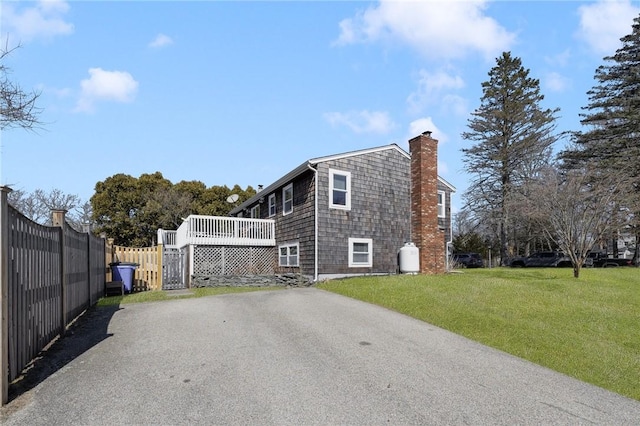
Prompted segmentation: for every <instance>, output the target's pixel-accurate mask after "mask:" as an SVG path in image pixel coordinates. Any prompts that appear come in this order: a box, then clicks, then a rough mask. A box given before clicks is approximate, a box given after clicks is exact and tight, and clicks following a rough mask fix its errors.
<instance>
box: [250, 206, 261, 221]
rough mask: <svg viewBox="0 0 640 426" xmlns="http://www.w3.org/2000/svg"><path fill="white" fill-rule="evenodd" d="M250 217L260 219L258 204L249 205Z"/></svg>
mask: <svg viewBox="0 0 640 426" xmlns="http://www.w3.org/2000/svg"><path fill="white" fill-rule="evenodd" d="M251 219H260V204H256V205H255V206H253V207H251Z"/></svg>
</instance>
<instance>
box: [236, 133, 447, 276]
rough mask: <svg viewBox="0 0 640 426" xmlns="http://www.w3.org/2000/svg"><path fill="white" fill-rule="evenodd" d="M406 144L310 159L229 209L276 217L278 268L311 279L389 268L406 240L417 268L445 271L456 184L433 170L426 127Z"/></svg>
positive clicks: (246, 215)
mask: <svg viewBox="0 0 640 426" xmlns="http://www.w3.org/2000/svg"><path fill="white" fill-rule="evenodd" d="M409 146H410V149H411V151H412V153H413V154H409V153H407V152H406V151H405V150H403V149H402V148H400V147H399V146H398V145H396V144H390V145H385V146H381V147H376V148H370V149H363V150H358V151H352V152H346V153H342V154H336V155H329V156H326V157H319V158H313V159H310V160H308V161H305V162H304V163H302V164H300V165H299V166H298V167H296V168H295V169H293V170H291V171H290V172H289V173H287V174H286V175H284V176H282V177H281V178H280V179H278V180H277V181H275V182H273V183H272V184H271V185H268V186H266V187H265V188H264V189H261V190H260V191H259V192H258V193H257V194H256V195H255V196H253V197H252V198H250V199H248V200H247V201H245V202H244V203H242V204H241V205H239V206H237V207H235V208H234V209H233V210H232V211H231V213H230V216H234V217H244V218H257V219H272V220H274V221H275V240H276V246H277V254H278V267H277V271H278V272H281V273H285V272H295V273H299V274H302V275H306V276H308V277H310V278H313V279H314V281H317V280H322V279H328V278H334V277H343V276H350V275H362V274H387V273H395V272H397V270H398V251H399V249H401V248H402V247H403V246H404V244H405V243H406V242H409V241H413V242H415V243H416V246H417V247H418V248H419V249H420V251H421V252H420V271H421V272H423V273H438V272H443V271H444V270H445V265H446V253H447V243H448V242H449V241H450V240H451V228H450V223H451V220H450V219H451V209H450V206H451V194H452V193H453V192H455V188H454V187H453V186H452V185H451V184H449V183H447V182H446V181H445V180H444V179H442V178H441V177H439V176H438V175H437V141H436V140H435V139H432V138H431V136H430V132H425V133H423V134H422V135H420V136H418V137H416V138H413V139H412V140H411V141H409ZM412 157H413V158H412Z"/></svg>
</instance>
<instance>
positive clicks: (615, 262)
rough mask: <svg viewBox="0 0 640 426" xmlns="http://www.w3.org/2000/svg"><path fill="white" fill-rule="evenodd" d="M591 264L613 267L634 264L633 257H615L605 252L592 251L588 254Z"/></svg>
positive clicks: (600, 266)
mask: <svg viewBox="0 0 640 426" xmlns="http://www.w3.org/2000/svg"><path fill="white" fill-rule="evenodd" d="M587 261H588V262H589V263H590V265H589V266H595V267H599V268H612V267H616V266H633V259H625V258H622V257H620V258H614V257H613V255H611V254H607V253H604V252H597V251H595V252H594V251H592V252H590V253H589V255H588V256H587Z"/></svg>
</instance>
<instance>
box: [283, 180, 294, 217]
mask: <svg viewBox="0 0 640 426" xmlns="http://www.w3.org/2000/svg"><path fill="white" fill-rule="evenodd" d="M289 188H291V209H290V210H288V211H287V209H286V208H285V206H286V204H287V200H286V197H285V194H286V193H287V190H288V189H289ZM290 213H293V182H292V183H290V184H288V185H287V186H285V187H284V188H282V216H286V215H288V214H290Z"/></svg>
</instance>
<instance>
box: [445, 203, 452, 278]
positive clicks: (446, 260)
mask: <svg viewBox="0 0 640 426" xmlns="http://www.w3.org/2000/svg"><path fill="white" fill-rule="evenodd" d="M446 202H447V198H446V197H445V203H446ZM452 217H453V215H452V214H451V195H449V241H447V245H446V246H445V251H446V253H445V254H444V255H445V272H449V246H450V245H451V243H453V219H452Z"/></svg>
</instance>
